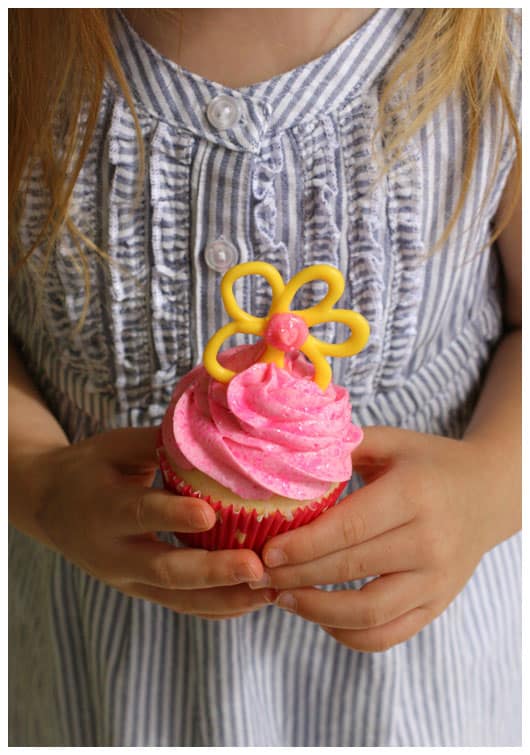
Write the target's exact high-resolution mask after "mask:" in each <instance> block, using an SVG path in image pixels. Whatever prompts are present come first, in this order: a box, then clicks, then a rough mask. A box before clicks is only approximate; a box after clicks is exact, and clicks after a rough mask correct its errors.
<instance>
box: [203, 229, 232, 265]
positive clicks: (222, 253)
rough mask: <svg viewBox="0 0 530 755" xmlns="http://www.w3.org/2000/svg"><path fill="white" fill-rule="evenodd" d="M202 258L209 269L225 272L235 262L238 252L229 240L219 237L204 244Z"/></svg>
mask: <svg viewBox="0 0 530 755" xmlns="http://www.w3.org/2000/svg"><path fill="white" fill-rule="evenodd" d="M204 259H205V261H206V264H207V265H208V267H209V268H210V270H214V272H216V273H226V271H227V270H229V269H230V268H231V267H233V266H234V265H235V264H236V263H237V261H238V259H239V252H238V250H237V249H236V247H235V246H234V245H233V244H232V243H230V241H227V240H226V239H224V238H222V237H221V238H219V239H216V240H215V241H212V242H211V243H209V244H208V245H207V246H206V249H205V250H204Z"/></svg>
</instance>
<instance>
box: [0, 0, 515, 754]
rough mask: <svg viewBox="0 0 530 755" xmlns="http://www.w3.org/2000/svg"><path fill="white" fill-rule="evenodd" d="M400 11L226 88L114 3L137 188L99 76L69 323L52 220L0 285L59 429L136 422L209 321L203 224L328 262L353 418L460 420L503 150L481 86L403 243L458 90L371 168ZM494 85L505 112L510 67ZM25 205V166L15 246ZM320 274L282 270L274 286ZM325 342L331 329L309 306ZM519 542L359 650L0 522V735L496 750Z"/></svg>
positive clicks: (256, 288)
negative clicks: (409, 631)
mask: <svg viewBox="0 0 530 755" xmlns="http://www.w3.org/2000/svg"><path fill="white" fill-rule="evenodd" d="M421 15H422V10H421V9H386V8H385V9H379V10H377V11H376V12H375V13H374V14H373V15H372V17H371V18H370V19H369V20H368V22H367V23H366V24H364V25H363V26H362V27H361V28H360V29H359V30H358V31H357V32H356V33H355V34H353V35H352V37H350V38H349V39H348V40H346V41H345V42H343V43H342V44H341V45H339V47H337V48H336V49H335V50H332V51H331V52H330V53H328V54H326V55H324V56H322V57H321V58H319V59H318V60H315V61H313V62H311V63H308V64H307V65H305V66H302V67H300V68H297V69H295V70H294V71H291V72H288V73H286V74H282V75H280V76H277V77H275V78H274V79H272V80H271V81H268V82H262V83H259V84H255V85H253V86H249V87H245V88H242V89H238V90H230V89H228V88H227V87H224V86H221V85H219V84H216V83H214V82H211V81H206V80H205V79H202V78H201V77H199V76H196V75H195V74H192V73H190V72H189V71H185V70H183V69H181V68H179V67H178V66H176V65H175V64H174V63H172V62H171V61H169V60H166V59H165V58H163V57H162V56H160V55H159V54H158V53H157V52H156V51H154V50H153V49H152V48H150V47H149V46H148V45H147V44H145V43H144V42H143V41H142V40H141V39H140V38H139V37H138V36H137V35H136V33H135V32H134V31H133V30H132V29H131V28H130V27H129V25H128V24H127V22H126V20H125V18H124V17H123V16H122V15H121V14H120V13H116V25H115V35H116V46H117V50H118V53H119V55H120V59H121V61H122V65H123V67H124V71H125V73H126V76H127V79H128V80H129V82H130V84H131V87H132V91H133V96H134V99H135V104H136V108H137V112H138V117H139V122H140V127H141V130H142V134H143V138H144V142H145V158H146V165H145V167H146V170H145V177H144V184H143V185H142V186H140V187H139V186H138V176H139V167H138V154H139V153H138V145H137V143H136V133H135V129H134V121H133V118H132V116H131V114H130V112H129V110H128V108H127V106H126V104H125V102H124V99H123V97H122V96H121V95H120V93H119V92H118V91H117V90H116V87H115V85H114V84H113V82H111V81H109V82H108V84H107V86H106V88H105V93H104V97H103V100H102V103H101V112H100V118H99V122H98V125H97V129H96V133H95V137H94V142H93V145H92V148H91V150H90V153H89V155H88V158H87V160H86V163H85V165H84V167H83V170H82V172H81V174H80V177H79V180H78V183H77V185H76V189H75V193H74V196H73V198H72V216H73V218H74V220H75V222H76V223H77V225H78V226H79V228H80V229H81V231H83V232H84V233H85V234H86V235H87V236H88V237H89V238H90V239H92V240H93V241H95V242H96V243H97V244H99V245H100V246H101V247H103V249H105V250H106V251H107V252H108V254H109V257H110V262H108V263H107V262H106V261H104V260H102V259H100V258H99V257H98V255H97V254H95V253H94V252H93V251H91V250H90V249H85V252H86V255H87V259H88V273H89V276H90V281H91V297H90V300H89V305H88V311H87V317H86V321H85V323H84V325H83V327H82V328H80V329H79V330H78V331H76V330H75V325H76V324H77V322H78V320H79V317H80V315H81V313H82V311H83V302H84V298H83V297H84V294H83V271H82V267H80V265H79V264H78V261H77V258H76V247H75V244H74V242H73V240H72V239H71V238H69V237H68V236H67V235H65V237H64V238H63V239H62V240H61V242H60V243H59V244H58V245H57V249H56V250H55V255H54V257H53V259H52V260H51V262H50V265H49V270H48V276H47V278H46V282H45V285H44V289H43V293H42V300H41V301H39V300H38V299H37V297H36V296H35V291H36V290H38V286H37V284H36V281H37V280H38V278H39V270H38V264H39V261H40V255H41V254H42V250H37V252H36V255H35V258H34V260H32V261H31V262H30V264H29V265H28V266H27V267H26V268H25V269H24V271H23V273H22V274H21V275H20V276H19V277H18V278H17V279H16V280H15V282H14V284H13V286H12V288H11V292H10V327H11V331H12V334H13V336H14V337H15V338H16V339H17V340H18V342H19V344H20V345H21V347H22V349H23V351H24V354H25V356H26V359H27V363H28V366H29V367H30V369H31V370H32V372H33V374H34V376H35V379H36V381H37V383H38V385H39V386H40V388H41V390H42V392H43V394H44V395H45V396H46V398H47V400H48V402H49V405H50V407H51V408H52V410H53V411H54V413H55V414H56V416H57V417H58V418H59V421H60V422H61V424H62V425H63V427H64V428H65V430H66V432H67V433H68V435H69V437H70V438H71V439H72V440H79V439H81V438H83V437H86V436H89V435H91V434H93V433H95V432H99V431H101V430H104V429H111V428H116V427H124V426H130V425H132V426H142V425H144V426H145V425H154V424H156V423H158V422H159V421H160V420H161V418H162V415H163V412H164V410H165V408H166V406H167V403H168V401H169V398H170V396H171V392H172V390H173V388H174V385H175V383H176V381H177V380H178V378H179V376H181V375H182V374H184V373H185V372H186V371H188V370H189V369H190V368H191V367H192V366H193V365H194V364H195V363H196V362H197V361H198V360H199V359H200V357H201V354H202V350H203V348H204V345H205V343H206V340H207V339H208V338H209V336H210V335H211V333H212V332H213V331H214V330H215V329H216V328H218V327H219V326H220V325H222V324H223V322H224V319H223V318H224V317H225V315H224V312H223V310H222V306H221V303H220V297H219V281H220V275H219V273H216V272H215V271H214V270H212V269H211V268H210V267H209V266H208V264H207V261H206V259H205V256H204V251H205V249H206V247H207V246H208V244H210V243H211V242H213V241H217V240H220V239H221V240H222V239H224V240H226V241H229V242H230V243H231V244H233V245H234V246H235V248H236V249H237V253H238V257H239V261H247V260H252V259H262V260H265V261H268V262H272V263H274V264H276V265H277V266H278V267H279V268H280V270H281V271H282V273H283V274H284V275H285V276H286V277H289V276H291V275H293V274H294V273H295V272H297V270H299V269H300V268H301V267H303V266H305V265H307V264H313V263H317V262H328V263H331V264H333V265H336V266H338V267H339V268H340V269H341V270H342V272H343V273H344V275H345V278H346V281H347V289H346V293H345V297H344V299H343V301H342V302H341V306H352V307H353V308H355V309H358V310H359V311H361V312H362V313H363V314H364V315H365V316H366V317H367V318H368V320H369V321H370V325H371V329H372V334H371V339H370V344H369V346H368V348H367V349H366V350H365V351H364V352H362V353H361V354H360V355H358V356H357V357H353V358H352V359H349V360H336V363H335V365H334V378H335V380H336V382H338V383H341V384H343V385H345V386H347V387H348V389H349V391H350V395H351V399H352V404H353V409H354V415H355V419H356V421H358V422H360V423H361V424H363V425H373V424H388V425H394V426H399V427H404V428H410V429H413V430H417V431H421V432H426V433H437V434H442V435H448V436H453V437H459V436H461V434H462V432H463V431H464V429H465V427H466V424H467V422H468V420H469V417H470V414H471V411H472V409H473V404H474V401H475V399H476V396H477V393H478V390H479V388H480V384H481V379H482V376H483V372H484V369H485V367H486V365H487V363H488V359H489V357H490V355H491V351H492V349H493V348H494V345H495V344H496V342H497V340H498V338H499V335H500V333H501V311H500V304H499V296H498V268H497V260H496V256H495V254H494V250H489V251H484V252H482V253H481V254H478V250H479V249H480V248H481V246H482V244H483V243H484V241H485V240H486V238H487V236H488V233H489V224H490V221H491V219H492V216H493V214H494V212H495V209H496V207H497V204H498V201H499V198H500V195H501V192H502V188H503V186H504V183H505V180H506V176H507V173H508V170H509V168H510V165H511V163H512V160H513V144H512V141H511V140H510V139H509V138H508V137H507V135H506V133H504V134H500V125H499V123H498V114H497V113H496V112H495V108H494V107H493V106H492V108H491V112H489V113H488V114H487V117H486V118H485V121H484V123H483V127H482V131H481V135H480V145H479V149H480V152H479V159H478V161H477V164H476V166H475V170H474V173H473V176H472V179H471V187H470V191H469V194H468V196H467V200H466V204H465V207H464V209H463V212H462V215H461V217H460V218H459V221H458V225H457V228H456V229H455V231H454V232H453V233H452V235H451V237H450V238H449V240H448V241H447V243H446V244H445V246H444V248H443V249H442V250H441V251H440V252H438V253H437V254H435V255H433V256H429V254H428V252H429V249H430V248H431V247H432V245H433V244H434V242H435V241H436V240H437V239H438V237H439V236H440V234H441V232H442V230H443V228H444V226H445V223H446V221H447V218H448V216H449V214H450V212H451V210H452V208H453V207H454V206H455V202H456V199H457V197H458V193H459V189H460V183H461V180H462V166H463V159H464V155H465V150H466V135H465V113H464V112H463V108H462V105H461V103H460V102H459V100H458V99H457V98H456V97H453V98H449V99H448V100H447V101H446V102H444V103H442V104H441V105H440V106H439V107H438V109H437V110H436V112H435V113H434V115H433V117H432V119H431V121H430V122H429V124H427V126H426V127H425V128H424V129H423V130H422V131H421V132H420V133H419V134H418V135H417V136H416V138H415V139H414V140H413V141H412V142H411V143H410V144H409V145H408V147H407V150H406V152H405V154H404V156H403V159H402V160H401V161H400V162H399V163H398V164H397V165H396V166H394V168H392V170H391V171H390V173H389V174H388V175H387V176H386V178H385V179H384V181H383V182H380V183H378V184H375V183H374V178H375V175H376V167H375V163H374V161H373V158H372V155H371V152H370V145H371V140H372V135H373V132H374V128H375V119H376V113H377V106H378V99H377V98H378V91H379V84H380V81H381V77H382V76H384V74H385V72H386V71H387V70H388V68H389V66H391V64H392V61H393V60H394V59H395V57H396V55H397V54H399V51H400V50H401V49H402V47H403V46H404V45H406V44H407V42H408V40H409V39H410V37H411V35H412V34H413V33H414V29H415V27H416V25H417V23H418V22H419V20H420V18H421ZM513 37H514V41H515V42H516V43H517V45H518V46H519V45H520V43H519V41H518V39H519V38H518V35H517V33H516V32H514V34H513ZM512 92H513V98H514V105H515V107H516V111H517V114H518V116H520V96H521V95H520V78H519V75H518V73H517V67H516V66H515V65H514V73H513V76H512ZM219 94H225V95H228V96H230V97H233V98H235V99H236V100H237V101H238V103H239V106H240V112H241V115H242V118H241V120H240V121H239V122H238V123H237V124H236V125H235V126H234V127H233V128H231V129H228V130H226V131H219V130H217V129H216V128H215V127H214V126H212V124H211V123H210V122H209V121H208V118H207V116H206V109H207V106H208V103H209V102H210V101H211V99H212V98H213V97H215V96H218V95H219ZM388 136H389V135H388V134H386V135H383V138H388ZM498 147H500V148H501V149H502V161H501V165H500V169H499V171H498V173H497V175H496V176H495V177H494V178H495V180H494V185H493V189H492V192H491V194H489V195H488V194H487V189H488V184H489V180H490V178H491V175H492V168H493V159H494V155H495V150H496V149H497V148H498ZM138 190H139V191H138ZM484 200H485V207H486V210H485V211H484V212H482V214H481V213H480V212H479V210H480V208H481V205H482V203H483V201H484ZM44 211H45V203H44V201H43V196H42V192H41V191H40V188H39V181H38V175H34V176H31V177H30V179H29V188H28V203H27V208H26V219H25V223H24V226H23V229H22V233H23V239H24V240H25V241H26V242H30V241H31V239H32V236H33V235H34V233H35V227H36V225H37V223H38V220H39V218H40V217H41V216H42V213H43V212H44ZM321 293H322V292H321V289H320V288H319V287H318V286H312V287H309V286H308V287H306V288H305V289H304V290H303V292H301V295H300V302H298V304H299V306H310V305H311V304H312V303H313V302H314V301H315V299H316V298H318V297H319V296H320V295H321ZM239 297H240V301H241V302H242V304H243V305H244V306H245V307H246V308H247V309H249V310H252V311H254V312H255V313H259V314H262V313H263V311H264V310H265V309H266V307H267V303H268V300H269V294H268V291H267V287H266V285H264V284H263V282H262V281H260V280H259V279H253V280H252V282H251V283H250V284H249V285H248V286H246V287H243V286H241V287H240V289H239ZM326 337H327V338H330V339H332V338H334V337H339V338H340V337H341V334H340V332H339V331H337V333H336V332H335V326H333V325H330V326H326ZM519 551H520V541H519V538H518V537H515V538H512V539H510V540H508V541H506V542H505V543H503V544H501V545H500V546H498V547H497V548H495V549H494V550H493V551H491V552H490V553H488V554H487V555H486V556H485V557H484V558H483V560H482V562H481V564H480V566H479V568H478V569H477V570H476V572H475V574H474V575H473V577H472V579H471V580H470V581H469V583H468V584H467V585H466V587H465V589H464V590H463V591H462V593H461V594H460V595H459V596H458V597H457V599H456V600H455V601H454V602H453V603H452V604H451V605H450V606H449V607H448V608H447V610H446V611H445V612H444V613H443V614H442V615H441V616H440V617H438V618H437V619H436V620H435V621H434V622H433V623H432V624H431V625H430V626H429V627H427V628H425V629H424V630H423V631H422V632H420V634H419V635H417V636H416V637H414V638H413V639H412V640H410V641H409V642H407V643H405V644H403V645H399V646H397V647H395V648H392V649H391V650H389V651H387V652H385V653H381V654H373V655H370V654H360V653H355V652H352V651H350V650H347V649H346V648H345V647H343V646H341V645H339V644H337V643H336V642H335V641H334V640H333V639H332V638H331V637H329V636H328V635H327V634H325V633H324V632H323V631H322V630H320V629H319V628H318V627H317V626H315V625H313V624H310V623H308V622H305V621H303V620H301V619H300V618H298V617H295V616H292V615H290V614H287V613H284V612H282V611H281V610H280V609H277V608H276V607H268V608H265V609H263V610H261V611H259V612H256V613H254V614H251V615H248V616H244V617H241V618H239V619H233V620H230V621H224V622H208V621H203V620H199V619H195V618H192V617H189V616H178V615H176V614H173V613H171V612H169V611H166V610H165V609H162V608H161V607H159V606H155V605H153V604H150V603H146V602H143V601H139V600H134V599H132V598H128V597H126V596H124V595H122V594H121V593H119V592H117V591H115V590H112V589H111V588H109V587H107V586H105V585H103V584H102V583H100V582H98V581H97V580H95V579H93V578H92V577H90V576H88V575H86V574H84V573H83V572H81V571H80V570H78V569H77V568H75V567H73V566H71V565H70V564H69V563H67V562H66V561H64V560H63V559H62V558H61V557H60V556H59V555H57V554H55V553H51V552H50V551H47V550H46V549H44V548H42V547H40V546H37V545H36V544H35V543H33V542H32V541H30V540H29V539H28V538H25V537H24V536H22V535H20V534H19V533H17V532H16V531H12V532H11V540H10V559H11V579H12V586H11V590H10V598H11V600H12V603H13V606H12V609H11V611H10V621H11V625H12V626H11V643H12V649H11V653H12V655H11V658H12V661H11V668H10V675H11V683H12V699H11V705H10V716H11V744H13V745H40V746H45V745H72V746H89V745H96V746H99V745H111V746H139V745H151V746H155V745H158V746H171V745H173V746H201V745H203V746H214V745H217V746H286V745H287V746H288V745H291V746H391V745H398V746H400V745H401V746H421V745H424V746H429V745H430V746H443V745H447V746H448V745H455V746H456V745H458V746H466V745H470V746H473V745H510V744H511V745H516V744H518V743H519V741H520V709H519V706H520V669H519V666H520V660H519V652H520V649H519V648H520V615H519V606H520V596H519V589H520V588H519V584H520V552H519ZM359 586H360V583H354V584H350V585H348V587H350V588H351V587H359ZM344 587H346V585H338V586H335V587H334V588H333V589H342V588H344Z"/></svg>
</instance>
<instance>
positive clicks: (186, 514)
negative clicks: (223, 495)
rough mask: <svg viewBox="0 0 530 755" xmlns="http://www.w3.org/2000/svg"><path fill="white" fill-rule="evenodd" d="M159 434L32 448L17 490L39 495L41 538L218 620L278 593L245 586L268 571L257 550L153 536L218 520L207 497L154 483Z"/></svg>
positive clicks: (126, 584)
mask: <svg viewBox="0 0 530 755" xmlns="http://www.w3.org/2000/svg"><path fill="white" fill-rule="evenodd" d="M156 434H157V429H156V428H148V429H124V430H113V431H110V432H106V433H102V434H99V435H95V436H93V437H91V438H89V439H88V440H84V441H82V442H80V443H76V444H73V445H70V446H67V447H65V448H60V449H57V450H53V451H48V452H46V453H42V454H39V455H36V456H35V455H32V456H31V457H25V458H24V459H23V460H21V461H20V463H19V464H18V466H17V469H16V471H15V472H14V474H13V478H14V479H11V491H10V494H11V495H15V496H16V497H17V498H20V499H21V497H22V496H25V495H31V494H34V495H35V494H37V495H38V498H39V504H38V507H37V511H36V514H35V525H36V529H37V530H38V532H39V539H40V540H41V542H44V543H45V544H46V545H48V546H49V547H52V548H53V549H55V550H57V551H59V552H60V553H62V554H63V556H64V557H65V558H66V559H68V560H69V561H72V562H73V563H74V564H76V565H77V566H79V567H81V568H82V569H84V570H85V571H86V572H88V573H89V574H91V575H93V576H94V577H96V578H97V579H100V580H101V581H103V582H106V583H107V584H109V585H111V586H112V587H115V588H116V589H118V590H120V591H121V592H123V593H125V594H127V595H132V596H134V597H138V598H143V599H145V600H148V601H151V602H154V603H160V604H161V605H163V606H166V607H167V608H170V609H171V610H173V611H176V612H179V613H187V614H195V615H197V616H202V617H204V618H212V619H221V618H228V617H233V616H238V615H241V614H244V613H247V612H248V611H252V610H255V609H256V608H260V607H262V606H263V605H266V604H267V603H269V602H272V601H273V600H274V596H273V594H272V593H271V591H270V590H268V591H267V590H259V591H253V590H250V589H249V587H248V585H247V583H248V582H249V581H254V580H257V579H260V577H261V576H262V575H263V565H262V562H261V561H260V559H259V557H258V556H257V555H256V554H255V553H253V552H252V551H250V550H224V551H212V552H210V551H206V550H202V549H195V548H182V549H180V548H175V547H173V546H172V545H169V544H167V543H163V542H160V541H159V540H157V539H156V535H155V534H154V533H155V532H157V531H168V532H173V531H180V532H198V531H202V530H207V529H209V528H210V527H212V526H213V525H214V523H215V513H214V512H213V510H212V509H211V508H210V507H209V506H208V504H207V503H205V502H202V501H198V500H197V499H195V498H184V497H179V496H176V495H172V494H171V493H167V492H165V491H162V490H151V489H150V488H149V486H150V485H151V483H152V481H153V479H154V475H155V472H156V469H157V458H156V453H155V444H156ZM30 480H31V483H30V482H29V481H30ZM25 481H27V484H26V483H25ZM267 598H268V599H267Z"/></svg>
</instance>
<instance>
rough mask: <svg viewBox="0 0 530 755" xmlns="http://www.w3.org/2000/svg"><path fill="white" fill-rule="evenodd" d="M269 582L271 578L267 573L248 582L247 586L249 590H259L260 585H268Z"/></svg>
mask: <svg viewBox="0 0 530 755" xmlns="http://www.w3.org/2000/svg"><path fill="white" fill-rule="evenodd" d="M270 583H271V578H270V577H269V575H268V574H267V573H265V574H264V575H263V577H262V578H261V579H258V580H257V582H249V583H248V586H249V587H250V589H251V590H259V589H260V587H268V586H269V585H270Z"/></svg>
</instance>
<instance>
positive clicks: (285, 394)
mask: <svg viewBox="0 0 530 755" xmlns="http://www.w3.org/2000/svg"><path fill="white" fill-rule="evenodd" d="M263 348H264V347H263V342H259V343H257V344H253V345H252V346H236V347H235V348H232V349H228V350H227V351H225V352H224V353H223V354H220V356H219V361H220V362H221V364H222V365H223V366H224V367H227V368H228V369H231V370H234V371H235V372H237V373H238V374H237V375H236V376H235V377H234V378H232V380H231V381H230V382H229V383H228V384H224V383H220V382H218V381H217V380H214V379H213V378H212V377H210V375H209V374H208V373H207V372H206V370H205V369H204V367H203V366H202V365H200V366H199V367H196V368H195V369H194V370H192V371H191V372H189V373H188V374H187V375H185V376H184V377H183V378H182V379H181V381H180V382H179V383H178V385H177V387H176V389H175V392H174V394H173V398H172V400H171V404H170V406H169V408H168V411H167V412H166V415H165V417H164V421H163V424H162V439H163V443H164V448H165V451H166V453H167V454H168V455H169V457H170V459H171V460H172V461H173V463H174V464H175V465H176V466H177V467H180V468H181V469H192V468H196V469H198V470H200V471H201V472H203V473H204V474H206V475H208V476H209V477H212V478H213V479H215V480H217V482H219V483H221V484H222V485H224V486H225V487H227V488H229V489H230V490H232V491H233V492H234V493H237V495H239V496H241V497H242V498H247V499H252V500H255V499H262V500H266V499H267V498H270V497H271V496H272V495H274V494H276V495H280V496H283V497H285V498H291V499H294V500H308V499H317V498H319V497H320V496H322V495H323V494H325V493H326V491H327V490H328V489H329V486H330V484H332V483H335V482H342V481H345V480H349V479H350V477H351V474H352V463H351V452H352V451H353V449H354V448H355V447H356V446H357V445H358V444H359V443H360V442H361V440H362V437H363V434H362V430H361V428H360V427H357V426H356V425H354V424H352V422H351V407H350V402H349V397H348V393H347V391H346V390H345V389H344V388H342V387H340V386H337V385H334V384H333V383H330V385H329V386H328V388H327V389H326V391H322V390H321V388H319V387H318V385H316V383H314V382H313V380H312V379H311V378H312V376H313V371H314V368H313V366H312V365H311V364H310V363H309V362H308V361H307V360H306V359H305V357H304V356H303V355H302V354H300V353H299V352H291V353H288V354H286V358H285V367H284V369H281V368H279V367H277V366H276V365H275V364H265V363H263V362H257V361H256V360H257V359H259V356H260V354H261V352H262V350H263Z"/></svg>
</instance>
